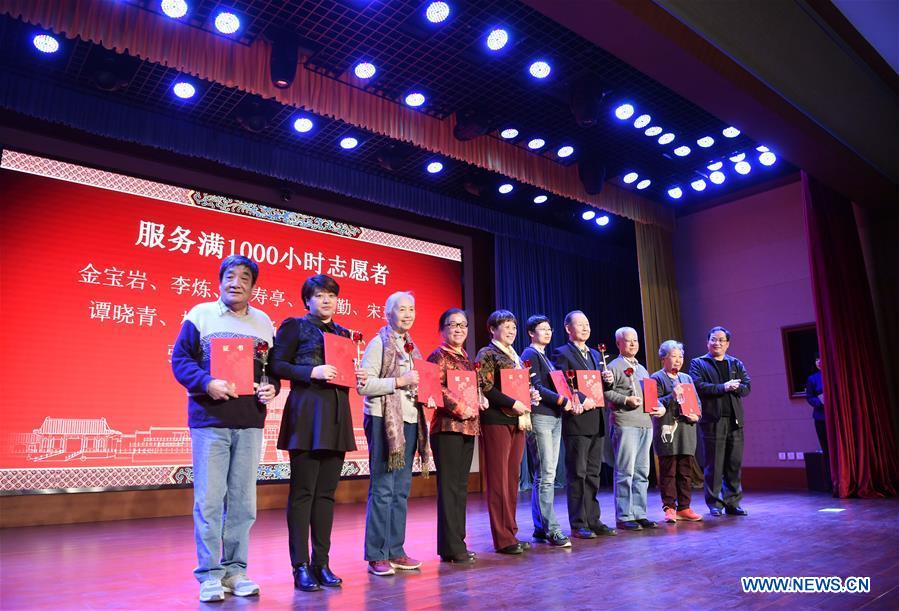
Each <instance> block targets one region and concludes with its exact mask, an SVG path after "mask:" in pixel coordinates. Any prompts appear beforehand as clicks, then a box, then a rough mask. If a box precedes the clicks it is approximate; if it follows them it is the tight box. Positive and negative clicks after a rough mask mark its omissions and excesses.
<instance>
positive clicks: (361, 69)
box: [353, 62, 378, 81]
mask: <svg viewBox="0 0 899 611" xmlns="http://www.w3.org/2000/svg"><path fill="white" fill-rule="evenodd" d="M377 71H378V70H377V68H375V65H374V64H373V63H371V62H359V63H358V64H356V66H355V67H354V68H353V74H355V75H356V78H359V79H362V80H363V81H364V80H368V79H370V78H371V77H373V76H374V75H375V72H377Z"/></svg>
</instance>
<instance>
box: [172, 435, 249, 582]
mask: <svg viewBox="0 0 899 611" xmlns="http://www.w3.org/2000/svg"><path fill="white" fill-rule="evenodd" d="M190 443H191V450H192V452H193V468H194V538H195V539H196V544H197V568H196V569H194V575H195V576H196V578H197V581H199V582H200V583H202V582H204V581H206V580H207V579H222V578H223V577H228V576H231V575H235V574H237V573H246V570H247V555H248V554H249V549H250V527H251V526H253V522H255V521H256V472H257V470H258V469H259V454H260V453H261V451H262V429H226V428H216V427H208V428H192V429H190Z"/></svg>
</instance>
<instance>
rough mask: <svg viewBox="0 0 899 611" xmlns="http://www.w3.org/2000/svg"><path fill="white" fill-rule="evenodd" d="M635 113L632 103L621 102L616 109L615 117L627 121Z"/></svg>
mask: <svg viewBox="0 0 899 611" xmlns="http://www.w3.org/2000/svg"><path fill="white" fill-rule="evenodd" d="M633 115H634V107H633V105H632V104H621V105H620V106H618V107H617V108H616V109H615V117H616V118H617V119H619V120H621V121H627V120H628V119H630V118H631V117H632V116H633Z"/></svg>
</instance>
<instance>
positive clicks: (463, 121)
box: [453, 108, 518, 142]
mask: <svg viewBox="0 0 899 611" xmlns="http://www.w3.org/2000/svg"><path fill="white" fill-rule="evenodd" d="M495 125H496V119H495V118H494V115H493V114H492V113H491V112H490V111H489V110H487V109H486V108H464V109H462V110H457V111H456V124H455V125H454V126H453V136H454V137H455V138H456V140H461V141H462V142H465V141H467V140H474V139H475V138H477V137H479V136H483V135H484V134H487V133H489V132H491V131H493V130H494V128H495ZM507 131H508V132H510V133H511V132H515V133H514V134H513V135H511V136H507V135H506V132H507ZM500 135H501V136H502V137H503V138H514V137H515V136H517V135H518V130H516V129H505V130H503V132H502V133H501V134H500Z"/></svg>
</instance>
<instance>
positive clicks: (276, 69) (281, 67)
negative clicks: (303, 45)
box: [264, 28, 300, 89]
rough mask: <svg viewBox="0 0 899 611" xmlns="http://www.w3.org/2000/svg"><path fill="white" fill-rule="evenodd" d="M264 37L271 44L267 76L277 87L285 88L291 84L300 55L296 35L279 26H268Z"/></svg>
mask: <svg viewBox="0 0 899 611" xmlns="http://www.w3.org/2000/svg"><path fill="white" fill-rule="evenodd" d="M264 38H265V39H266V40H268V41H269V44H270V45H271V61H270V62H269V76H270V77H271V79H272V84H273V85H274V86H275V87H277V88H278V89H287V88H288V87H290V86H291V85H292V84H293V79H294V77H295V76H296V74H297V61H298V60H299V57H300V45H299V42H298V41H297V38H296V36H295V35H294V34H293V33H291V32H288V31H287V30H282V29H280V28H269V29H268V30H266V32H265V36H264Z"/></svg>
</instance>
